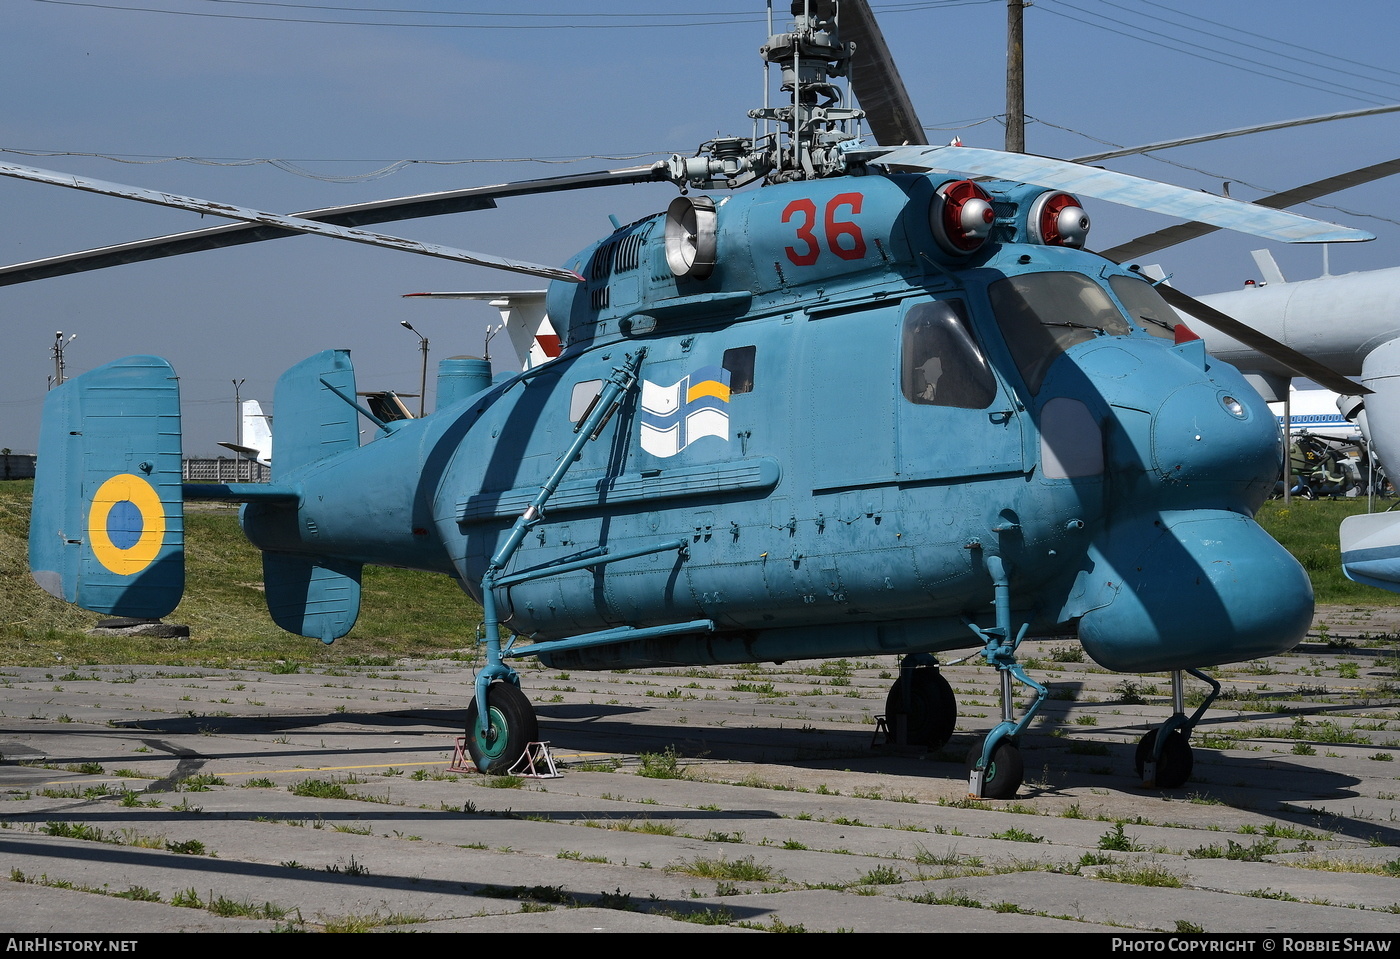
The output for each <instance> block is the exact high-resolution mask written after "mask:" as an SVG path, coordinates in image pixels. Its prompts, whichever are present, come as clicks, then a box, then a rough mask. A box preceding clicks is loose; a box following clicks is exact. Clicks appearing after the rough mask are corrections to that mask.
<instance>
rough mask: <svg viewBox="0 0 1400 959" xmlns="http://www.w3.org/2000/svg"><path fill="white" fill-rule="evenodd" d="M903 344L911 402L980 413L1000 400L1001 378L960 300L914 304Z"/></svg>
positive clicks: (903, 380) (905, 383)
mask: <svg viewBox="0 0 1400 959" xmlns="http://www.w3.org/2000/svg"><path fill="white" fill-rule="evenodd" d="M902 340H903V342H902V349H901V355H902V360H901V364H900V366H901V374H900V380H901V384H902V388H903V390H904V397H905V399H907V400H909V401H910V402H911V403H919V404H922V405H925V406H954V407H958V408H960V409H969V410H980V409H985V408H986V407H988V406H990V405H991V403H992V400H993V399H995V398H996V392H997V384H996V377H995V376H993V375H992V370H991V367H990V366H988V365H987V358H986V357H985V356H983V355H982V351H981V350H980V349H979V348H978V346H977V341H976V340H974V339H973V338H972V334H971V333H970V332H969V331H968V328H967V311H966V309H965V307H964V306H963V303H962V301H961V300H939V301H937V302H934V303H919V304H917V305H916V306H914V307H913V308H912V309H910V310H909V312H908V313H906V314H905V316H904V331H903V337H902Z"/></svg>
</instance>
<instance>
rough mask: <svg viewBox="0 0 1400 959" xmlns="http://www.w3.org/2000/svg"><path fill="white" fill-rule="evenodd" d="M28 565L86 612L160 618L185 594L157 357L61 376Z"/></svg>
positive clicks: (168, 404) (169, 396)
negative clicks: (65, 377) (66, 376)
mask: <svg viewBox="0 0 1400 959" xmlns="http://www.w3.org/2000/svg"><path fill="white" fill-rule="evenodd" d="M29 568H30V571H31V573H32V574H33V576H34V580H35V582H37V583H38V584H39V585H40V586H42V587H43V588H44V589H45V590H46V591H47V592H49V593H51V594H53V595H54V596H57V597H59V598H60V599H63V600H66V601H67V602H70V603H76V604H77V605H79V606H81V607H83V608H84V609H90V610H93V611H94V612H99V613H109V614H112V615H116V616H134V617H141V618H158V617H161V616H164V615H166V614H167V613H169V612H171V611H172V610H173V609H174V608H175V607H176V605H178V604H179V602H180V596H181V594H182V593H183V592H184V588H185V553H184V501H183V495H182V491H181V471H180V392H179V384H178V381H177V380H176V378H175V371H174V370H173V369H171V368H170V364H169V363H167V362H166V361H165V360H163V359H160V358H159V357H155V356H129V357H127V358H126V359H123V360H117V361H116V362H114V363H108V364H107V365H105V366H101V367H98V368H97V369H95V370H93V371H91V372H90V373H84V374H83V375H82V376H79V377H76V378H74V379H72V380H69V381H68V382H67V383H65V384H63V385H62V386H60V387H58V388H56V389H54V390H53V391H52V392H50V393H49V395H48V397H47V398H46V399H45V401H44V420H43V426H42V428H41V430H40V435H39V459H38V464H37V468H36V475H35V481H34V508H33V512H32V515H31V518H30V527H29Z"/></svg>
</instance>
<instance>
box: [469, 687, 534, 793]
mask: <svg viewBox="0 0 1400 959" xmlns="http://www.w3.org/2000/svg"><path fill="white" fill-rule="evenodd" d="M487 702H488V703H490V705H489V707H488V712H489V713H490V716H491V724H490V728H489V729H487V731H486V735H485V736H483V735H482V733H481V730H480V729H478V728H477V708H476V697H474V696H473V697H472V702H471V705H470V706H468V707H467V751H468V752H469V753H471V757H472V762H474V763H476V768H477V769H480V770H481V771H482V772H484V773H491V774H493V775H497V776H499V775H502V774H504V773H505V772H507V771H508V770H509V769H510V767H512V766H514V765H515V764H516V762H517V761H519V759H520V757H521V756H523V755H525V747H526V746H528V745H529V744H530V743H532V742H535V741H536V740H537V739H539V736H540V726H539V721H538V720H537V719H536V718H535V708H534V707H533V706H531V705H530V700H529V699H528V698H526V696H525V694H524V693H522V692H521V691H520V689H519V688H518V687H517V686H515V685H514V684H512V683H492V684H491V688H490V690H489V691H488V692H487Z"/></svg>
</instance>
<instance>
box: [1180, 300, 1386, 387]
mask: <svg viewBox="0 0 1400 959" xmlns="http://www.w3.org/2000/svg"><path fill="white" fill-rule="evenodd" d="M1156 290H1157V292H1158V293H1160V294H1162V299H1164V300H1166V301H1167V302H1168V303H1170V304H1171V305H1172V306H1174V307H1176V308H1177V309H1178V310H1181V311H1182V312H1184V313H1189V314H1191V315H1192V316H1194V317H1196V318H1197V319H1198V320H1201V321H1202V322H1204V323H1205V324H1206V325H1207V326H1209V327H1210V328H1211V329H1214V330H1219V331H1220V332H1221V333H1224V334H1225V335H1226V336H1232V337H1234V338H1235V339H1236V340H1238V341H1239V342H1241V343H1243V344H1244V345H1245V346H1248V347H1250V348H1252V349H1255V350H1258V351H1259V352H1260V353H1263V354H1264V355H1265V356H1269V357H1272V358H1273V359H1275V360H1278V361H1279V362H1280V363H1282V364H1283V365H1284V366H1286V367H1288V368H1289V369H1290V370H1292V371H1293V372H1295V373H1297V374H1298V375H1299V376H1306V377H1307V378H1308V379H1310V380H1315V381H1316V382H1317V383H1319V384H1321V385H1322V386H1325V387H1326V388H1327V389H1329V390H1331V391H1332V392H1333V393H1340V394H1342V395H1343V396H1364V395H1366V394H1367V393H1370V392H1371V391H1370V390H1369V389H1367V388H1366V387H1364V386H1362V385H1361V384H1360V383H1357V382H1355V381H1354V380H1349V379H1347V378H1346V377H1345V376H1342V375H1341V374H1340V373H1338V372H1336V371H1335V370H1333V369H1331V368H1330V367H1327V366H1324V365H1322V364H1321V363H1319V362H1318V361H1317V360H1315V359H1313V358H1312V357H1310V356H1305V355H1304V354H1302V353H1299V352H1298V351H1297V350H1295V349H1293V347H1291V346H1286V345H1285V344H1283V343H1280V342H1279V341H1278V340H1276V339H1274V338H1273V337H1271V336H1268V335H1267V334H1264V333H1260V332H1259V331H1258V330H1256V329H1255V328H1254V327H1252V326H1246V325H1245V324H1243V323H1241V322H1240V321H1239V320H1237V319H1235V318H1234V317H1232V316H1227V315H1226V314H1224V313H1221V312H1220V311H1219V310H1217V309H1216V308H1215V307H1213V306H1207V305H1206V304H1204V303H1202V302H1201V301H1200V300H1198V299H1196V298H1195V297H1193V296H1189V295H1187V294H1185V293H1183V292H1181V291H1180V290H1178V289H1176V288H1175V287H1171V286H1167V285H1166V284H1165V283H1158V284H1157V286H1156Z"/></svg>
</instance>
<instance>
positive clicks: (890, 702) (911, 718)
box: [885, 666, 958, 749]
mask: <svg viewBox="0 0 1400 959" xmlns="http://www.w3.org/2000/svg"><path fill="white" fill-rule="evenodd" d="M906 680H909V681H911V682H912V683H913V686H912V687H911V689H910V696H909V711H908V712H907V713H906V712H905V707H904V683H905V681H906ZM896 716H904V717H905V727H904V728H905V736H906V742H907V743H908V744H910V745H918V746H926V747H928V748H929V749H942V748H943V747H944V746H946V745H947V744H948V740H950V739H952V738H953V730H954V729H956V728H957V725H958V701H957V698H956V697H955V696H954V695H953V687H952V686H950V685H948V680H946V679H945V678H943V674H942V673H940V672H939V671H938V670H937V669H934V668H932V667H929V666H920V667H918V668H916V669H914V670H913V671H912V672H906V673H905V674H904V675H902V676H900V678H899V679H896V680H895V681H894V685H893V686H891V687H890V692H889V695H888V696H886V697H885V718H886V719H887V720H889V721H890V725H891V728H894V718H895V717H896Z"/></svg>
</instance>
